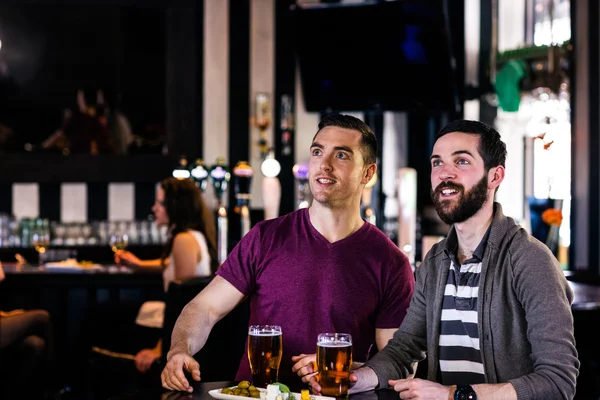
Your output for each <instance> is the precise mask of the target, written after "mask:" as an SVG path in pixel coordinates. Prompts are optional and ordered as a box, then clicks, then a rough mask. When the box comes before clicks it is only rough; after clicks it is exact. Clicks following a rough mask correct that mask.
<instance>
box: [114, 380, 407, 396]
mask: <svg viewBox="0 0 600 400" xmlns="http://www.w3.org/2000/svg"><path fill="white" fill-rule="evenodd" d="M236 383H237V382H193V383H192V387H193V388H194V391H193V393H185V392H172V391H167V390H165V389H163V388H161V387H159V386H156V387H153V388H148V389H146V390H140V391H139V392H138V393H123V394H120V395H118V396H113V397H110V400H142V399H143V400H154V399H156V400H184V399H185V400H192V399H194V400H213V399H214V397H212V396H211V395H210V394H209V393H208V392H209V391H211V390H213V389H220V388H224V387H229V386H235V385H236ZM284 383H285V382H284ZM307 387H308V386H307ZM292 390H295V389H292ZM298 390H299V389H298ZM295 391H296V390H295ZM348 398H349V400H397V399H398V393H396V392H394V391H393V390H387V389H386V390H376V391H370V392H364V393H357V394H353V395H350V396H349V397H348ZM240 399H249V397H240Z"/></svg>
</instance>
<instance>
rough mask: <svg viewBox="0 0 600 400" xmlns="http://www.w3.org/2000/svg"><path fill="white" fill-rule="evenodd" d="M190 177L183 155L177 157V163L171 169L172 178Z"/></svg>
mask: <svg viewBox="0 0 600 400" xmlns="http://www.w3.org/2000/svg"><path fill="white" fill-rule="evenodd" d="M189 177H190V171H189V170H188V162H187V159H186V158H185V156H183V155H182V156H181V157H179V163H178V164H177V166H176V167H175V168H174V169H173V178H177V179H188V178H189Z"/></svg>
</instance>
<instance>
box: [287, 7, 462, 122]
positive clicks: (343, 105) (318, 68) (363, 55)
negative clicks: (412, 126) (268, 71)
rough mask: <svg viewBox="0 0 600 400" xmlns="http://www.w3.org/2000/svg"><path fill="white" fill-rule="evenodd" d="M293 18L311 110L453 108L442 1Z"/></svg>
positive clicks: (312, 11)
mask: <svg viewBox="0 0 600 400" xmlns="http://www.w3.org/2000/svg"><path fill="white" fill-rule="evenodd" d="M293 14H294V24H295V39H296V54H297V58H298V62H299V66H300V76H301V82H302V91H303V95H304V101H305V104H306V109H307V111H315V112H324V111H325V112H326V111H336V110H338V111H341V110H347V111H355V110H356V111H365V110H425V111H445V110H450V109H452V108H453V107H454V106H453V91H454V88H453V86H454V81H453V78H452V73H451V67H450V66H451V55H450V51H449V41H448V35H447V34H446V24H445V20H444V17H443V13H442V5H441V1H423V0H422V1H387V2H377V3H358V4H321V5H313V6H309V7H304V8H303V7H298V8H296V9H295V10H294V11H293Z"/></svg>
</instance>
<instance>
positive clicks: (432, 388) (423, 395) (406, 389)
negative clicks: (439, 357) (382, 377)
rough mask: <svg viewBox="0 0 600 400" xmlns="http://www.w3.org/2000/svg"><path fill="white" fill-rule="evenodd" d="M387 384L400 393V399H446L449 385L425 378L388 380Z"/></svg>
mask: <svg viewBox="0 0 600 400" xmlns="http://www.w3.org/2000/svg"><path fill="white" fill-rule="evenodd" d="M388 384H389V385H390V386H392V387H393V388H394V390H395V391H396V392H398V393H400V398H401V399H416V400H419V399H447V398H448V396H449V395H450V387H449V386H443V385H440V384H439V383H436V382H432V381H428V380H425V379H418V378H415V379H398V380H389V381H388Z"/></svg>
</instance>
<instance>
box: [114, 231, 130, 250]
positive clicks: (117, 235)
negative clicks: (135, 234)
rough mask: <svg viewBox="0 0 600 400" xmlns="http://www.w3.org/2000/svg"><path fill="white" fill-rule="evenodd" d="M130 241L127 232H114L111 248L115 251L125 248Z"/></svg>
mask: <svg viewBox="0 0 600 400" xmlns="http://www.w3.org/2000/svg"><path fill="white" fill-rule="evenodd" d="M128 243H129V238H128V237H127V234H126V233H121V232H114V233H112V234H111V235H110V248H111V249H112V251H113V252H115V253H116V252H117V251H119V250H125V249H126V248H127V244H128Z"/></svg>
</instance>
